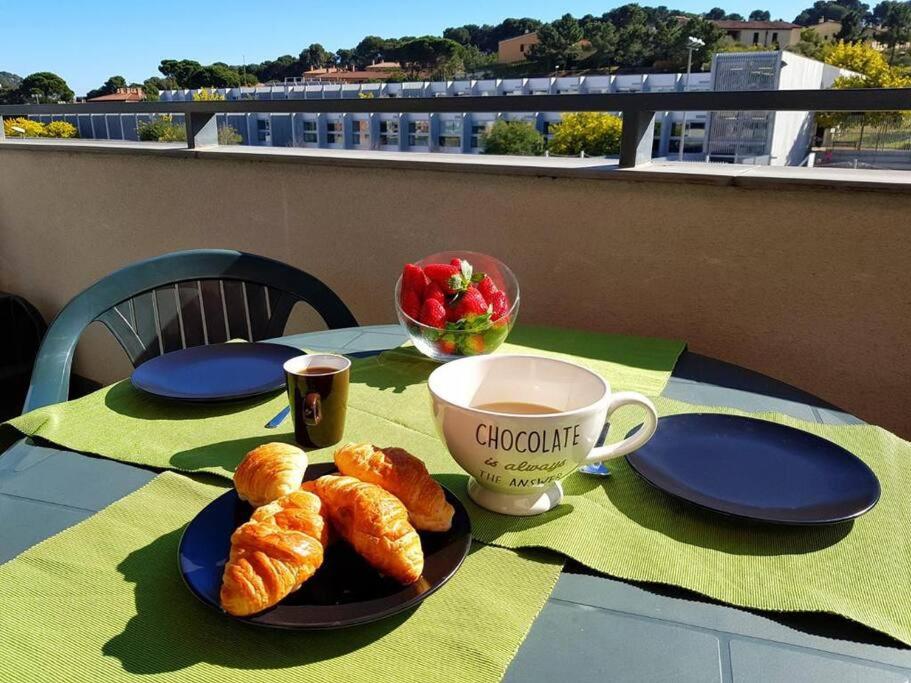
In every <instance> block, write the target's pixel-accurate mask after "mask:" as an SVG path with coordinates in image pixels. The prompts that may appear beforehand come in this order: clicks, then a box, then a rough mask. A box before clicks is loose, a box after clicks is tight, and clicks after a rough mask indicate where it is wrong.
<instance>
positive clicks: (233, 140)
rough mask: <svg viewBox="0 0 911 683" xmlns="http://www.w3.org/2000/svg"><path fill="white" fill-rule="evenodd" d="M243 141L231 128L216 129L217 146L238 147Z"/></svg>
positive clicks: (221, 127)
mask: <svg viewBox="0 0 911 683" xmlns="http://www.w3.org/2000/svg"><path fill="white" fill-rule="evenodd" d="M243 141H244V139H243V138H242V137H241V136H240V133H238V132H237V130H236V129H235V128H234V127H233V126H219V127H218V144H219V145H239V144H240V143H242V142H243Z"/></svg>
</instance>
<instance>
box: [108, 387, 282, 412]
mask: <svg viewBox="0 0 911 683" xmlns="http://www.w3.org/2000/svg"><path fill="white" fill-rule="evenodd" d="M278 393H279V392H278V391H276V392H270V393H268V394H263V395H262V396H257V397H256V398H251V399H245V400H240V401H217V402H194V401H178V400H169V399H166V398H159V397H157V396H152V395H151V394H147V393H145V392H143V391H140V390H139V389H137V388H136V387H134V386H133V385H132V384H130V381H129V380H124V381H122V382H118V383H117V384H115V385H114V386H112V387H111V388H110V390H109V391H108V392H107V394H105V396H104V405H105V406H106V407H107V408H108V409H109V410H111V411H113V412H115V413H119V414H120V415H125V416H127V417H132V418H136V419H139V420H203V419H206V418H208V417H220V416H222V415H232V414H234V413H238V412H241V411H244V410H249V409H250V408H253V407H256V406H259V405H262V404H263V403H268V402H269V401H271V400H272V399H274V398H275V397H276V396H277V395H278Z"/></svg>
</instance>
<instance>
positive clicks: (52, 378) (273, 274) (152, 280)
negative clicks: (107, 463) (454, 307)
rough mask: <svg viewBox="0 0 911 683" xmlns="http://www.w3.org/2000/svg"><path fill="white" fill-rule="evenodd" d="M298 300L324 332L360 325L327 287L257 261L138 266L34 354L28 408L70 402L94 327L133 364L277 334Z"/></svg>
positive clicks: (213, 259) (198, 255)
mask: <svg viewBox="0 0 911 683" xmlns="http://www.w3.org/2000/svg"><path fill="white" fill-rule="evenodd" d="M299 301H301V302H305V303H307V304H309V305H310V306H312V307H313V308H314V309H315V310H316V312H317V313H319V314H320V316H322V318H323V320H324V321H325V323H326V325H327V326H328V327H329V328H330V329H333V328H338V327H351V326H355V325H357V321H356V320H355V319H354V316H353V315H351V311H350V310H348V307H347V306H345V304H344V303H343V302H342V300H341V299H339V298H338V296H337V295H336V294H335V293H334V292H333V291H332V290H331V289H329V288H328V287H327V286H326V285H325V284H324V283H322V282H320V281H319V280H318V279H316V278H315V277H313V276H312V275H310V274H309V273H305V272H304V271H301V270H298V269H296V268H293V267H292V266H289V265H287V264H284V263H281V262H279V261H273V260H271V259H267V258H265V257H262V256H256V255H254V254H245V253H243V252H238V251H228V250H217V249H200V250H194V251H182V252H176V253H173V254H165V255H163V256H158V257H156V258H152V259H148V260H146V261H140V262H139V263H134V264H132V265H130V266H127V267H125V268H122V269H121V270H119V271H117V272H115V273H112V274H111V275H108V276H107V277H105V278H103V279H101V280H99V281H98V282H96V283H95V284H94V285H92V286H91V287H89V288H88V289H86V290H85V291H84V292H82V293H81V294H79V295H78V296H76V297H75V298H74V299H73V300H72V301H70V303H68V304H67V305H66V306H65V307H64V309H63V310H62V311H61V312H60V314H59V315H58V316H57V318H56V319H55V320H54V322H53V323H52V325H51V327H50V328H49V330H48V333H47V335H46V336H45V338H44V341H43V342H42V344H41V348H40V350H39V352H38V357H37V359H36V362H35V367H34V370H33V372H32V382H31V385H30V386H29V392H28V396H27V397H26V400H25V408H24V409H25V410H33V409H35V408H38V407H41V406H43V405H48V404H50V403H57V402H59V401H63V400H66V398H67V394H68V391H69V381H70V369H71V368H72V362H73V354H74V353H75V349H76V343H77V342H78V341H79V337H80V336H81V335H82V332H83V331H84V330H85V328H86V327H87V326H88V325H89V324H91V323H92V322H94V321H96V320H97V321H100V322H102V323H104V324H105V325H106V326H107V328H108V329H109V330H110V331H111V333H112V334H113V335H114V337H115V338H116V339H117V340H118V342H120V345H121V346H122V347H123V349H124V351H126V353H127V355H128V356H129V357H130V361H131V362H132V363H133V365H134V366H136V365H140V364H141V363H143V362H145V361H146V360H148V359H150V358H154V357H155V356H159V355H161V354H162V353H167V352H170V351H177V350H179V349H182V348H187V347H190V346H199V345H201V344H215V343H221V342H225V341H228V340H230V339H248V340H259V339H268V338H272V337H278V336H281V334H282V332H283V331H284V328H285V325H286V324H287V322H288V317H289V316H290V314H291V309H292V308H293V307H294V305H295V304H296V303H297V302H299Z"/></svg>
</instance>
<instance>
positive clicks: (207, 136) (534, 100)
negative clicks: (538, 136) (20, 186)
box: [0, 88, 911, 168]
mask: <svg viewBox="0 0 911 683" xmlns="http://www.w3.org/2000/svg"><path fill="white" fill-rule="evenodd" d="M909 108H911V88H892V89H879V88H871V89H854V90H760V91H724V92H718V91H712V92H654V93H610V94H564V95H526V96H524V97H510V96H505V95H498V96H492V97H458V98H456V97H451V98H450V97H434V98H426V97H420V98H408V99H398V98H396V99H381V98H376V99H350V100H349V99H331V100H329V99H325V100H270V101H255V100H253V101H251V100H241V101H198V102H196V101H194V102H128V103H109V102H85V103H81V104H34V105H28V104H26V105H2V106H0V119H2V118H3V117H7V116H29V115H42V114H51V115H60V116H67V115H74V114H80V113H83V114H92V113H98V114H176V115H183V117H184V122H185V126H186V130H187V147H188V148H190V149H193V148H196V147H205V146H212V145H217V144H218V130H217V122H216V114H244V113H267V112H271V113H298V112H312V113H463V112H471V113H474V112H491V111H496V112H528V111H536V112H579V111H603V112H620V113H621V116H622V119H623V131H622V136H621V144H620V162H619V164H620V167H621V168H632V167H635V166H639V165H641V164H644V163H648V162H649V161H650V160H651V157H652V145H653V138H654V127H655V114H656V112H665V111H683V112H686V111H847V112H865V111H893V110H901V109H909ZM2 135H3V128H2V126H0V137H2Z"/></svg>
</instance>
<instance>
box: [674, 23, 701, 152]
mask: <svg viewBox="0 0 911 683" xmlns="http://www.w3.org/2000/svg"><path fill="white" fill-rule="evenodd" d="M704 45H705V41H704V40H702V39H700V38H694V37H693V36H690V37H689V38H687V39H686V81H684V83H683V92H686V91H688V90H689V89H690V72H691V71H692V70H693V50H698V49H699V48H700V47H703V46H704ZM685 143H686V111H684V112H683V125H682V126H681V128H680V149H678V150H677V161H683V146H684V144H685Z"/></svg>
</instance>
